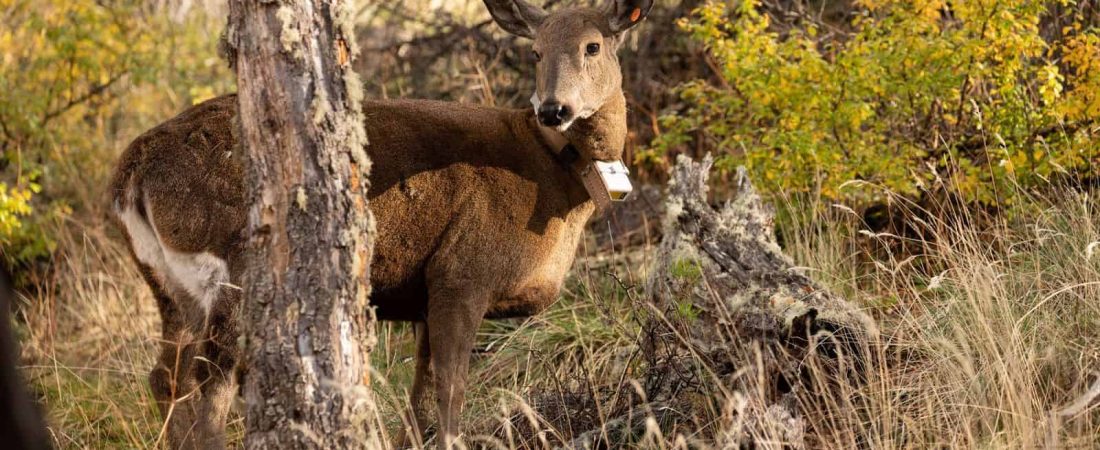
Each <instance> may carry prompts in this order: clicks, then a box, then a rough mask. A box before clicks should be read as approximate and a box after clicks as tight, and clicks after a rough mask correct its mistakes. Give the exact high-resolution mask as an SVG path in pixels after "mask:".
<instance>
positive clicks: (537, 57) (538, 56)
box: [531, 50, 542, 62]
mask: <svg viewBox="0 0 1100 450" xmlns="http://www.w3.org/2000/svg"><path fill="white" fill-rule="evenodd" d="M531 56H534V57H535V62H539V61H542V55H540V54H539V52H537V51H534V50H531Z"/></svg>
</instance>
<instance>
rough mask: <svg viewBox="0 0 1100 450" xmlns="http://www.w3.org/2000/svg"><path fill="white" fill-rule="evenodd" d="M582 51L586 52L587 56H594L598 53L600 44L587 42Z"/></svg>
mask: <svg viewBox="0 0 1100 450" xmlns="http://www.w3.org/2000/svg"><path fill="white" fill-rule="evenodd" d="M584 51H585V53H587V54H588V56H596V55H598V54H600V44H597V43H595V42H593V43H591V44H588V46H587V47H585V48H584Z"/></svg>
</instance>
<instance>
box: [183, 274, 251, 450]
mask: <svg viewBox="0 0 1100 450" xmlns="http://www.w3.org/2000/svg"><path fill="white" fill-rule="evenodd" d="M240 298H241V293H240V292H239V291H236V290H230V289H223V290H222V291H221V295H219V296H218V299H217V300H216V301H215V303H214V304H213V309H212V310H211V311H210V315H209V316H208V318H207V321H206V327H205V332H206V334H205V340H204V341H203V343H202V348H201V350H200V354H201V355H202V358H201V359H197V360H196V361H195V363H194V369H195V370H194V373H195V380H196V381H197V382H198V384H199V392H200V393H201V394H202V395H201V399H200V401H199V405H198V407H199V416H198V420H197V421H196V422H195V423H196V426H198V427H201V430H200V433H199V435H201V436H203V439H204V440H205V443H204V447H205V448H222V447H224V445H225V425H226V421H227V419H228V416H229V410H230V407H231V406H232V405H233V399H234V398H236V396H237V388H238V387H237V382H238V379H237V362H238V361H239V360H240V349H239V347H238V345H237V338H238V336H240V334H239V332H238V329H237V324H238V311H239V307H240Z"/></svg>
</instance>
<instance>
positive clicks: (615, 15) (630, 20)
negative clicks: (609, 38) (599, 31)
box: [607, 0, 653, 34]
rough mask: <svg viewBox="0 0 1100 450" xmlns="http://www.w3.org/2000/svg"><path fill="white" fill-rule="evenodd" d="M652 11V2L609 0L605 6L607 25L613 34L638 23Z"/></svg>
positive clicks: (651, 0) (644, 0) (647, 0)
mask: <svg viewBox="0 0 1100 450" xmlns="http://www.w3.org/2000/svg"><path fill="white" fill-rule="evenodd" d="M651 9H653V0H611V2H610V3H608V5H607V24H608V26H609V27H611V32H612V33H615V34H619V33H622V32H624V31H626V30H629V29H630V28H631V27H633V26H634V25H637V24H638V23H640V22H641V21H642V20H643V19H645V18H646V16H648V15H649V10H651Z"/></svg>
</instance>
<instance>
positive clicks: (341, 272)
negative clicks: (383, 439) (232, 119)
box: [226, 0, 377, 448]
mask: <svg viewBox="0 0 1100 450" xmlns="http://www.w3.org/2000/svg"><path fill="white" fill-rule="evenodd" d="M229 5H230V12H229V27H228V28H227V31H226V44H228V49H227V50H229V53H230V54H229V59H230V62H231V64H235V67H236V70H237V80H238V88H239V101H240V115H239V118H240V121H241V123H240V133H241V136H240V139H238V142H241V144H242V145H243V146H244V151H245V152H246V153H247V157H248V166H249V169H248V177H247V180H248V183H249V188H250V193H251V197H250V199H251V200H250V201H251V206H250V209H249V216H248V226H247V231H246V233H247V236H246V237H247V249H246V262H245V266H246V267H245V270H244V275H243V279H244V280H245V281H244V282H245V286H244V290H245V298H246V299H247V300H246V301H245V302H244V306H243V312H242V317H241V320H242V322H243V323H242V328H243V335H244V337H245V339H246V343H245V347H246V351H245V354H246V364H247V366H248V373H247V376H246V377H245V387H244V391H245V399H246V402H247V416H246V420H245V426H246V430H247V431H246V433H247V434H246V437H245V444H246V446H247V447H249V448H353V447H354V448H360V447H366V446H370V443H371V442H377V441H376V440H375V439H376V435H375V434H374V433H371V432H370V430H368V426H367V420H365V419H366V417H367V416H368V412H369V411H370V410H371V408H372V406H373V403H372V402H371V400H370V396H369V390H368V389H366V386H367V385H368V384H369V378H368V377H369V368H368V366H367V364H368V358H367V356H368V354H369V349H370V348H371V346H372V345H373V341H372V339H373V338H374V330H373V326H374V320H373V317H372V316H371V315H370V310H369V309H368V304H367V298H368V295H369V292H370V284H369V281H368V280H369V278H368V271H369V265H370V261H371V251H372V244H373V234H374V223H373V219H372V217H371V214H370V211H369V209H368V208H367V195H366V194H367V188H368V182H367V178H366V174H367V173H368V172H369V164H370V163H369V161H368V158H367V154H366V151H365V147H364V146H365V145H366V144H367V142H366V135H365V131H364V129H363V114H362V110H361V103H362V98H361V97H362V91H361V86H360V84H359V81H358V79H357V77H356V76H355V74H354V72H352V70H351V65H350V61H351V58H352V57H353V56H354V55H355V53H356V48H355V45H354V42H355V41H354V39H353V36H352V29H351V14H352V11H351V10H350V8H349V5H348V2H347V1H345V0H313V1H308V0H279V1H250V0H233V1H230V2H229Z"/></svg>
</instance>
